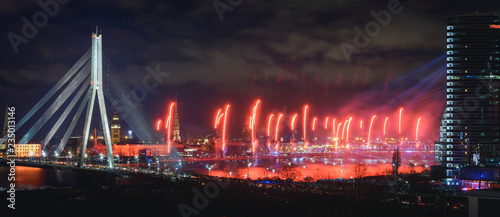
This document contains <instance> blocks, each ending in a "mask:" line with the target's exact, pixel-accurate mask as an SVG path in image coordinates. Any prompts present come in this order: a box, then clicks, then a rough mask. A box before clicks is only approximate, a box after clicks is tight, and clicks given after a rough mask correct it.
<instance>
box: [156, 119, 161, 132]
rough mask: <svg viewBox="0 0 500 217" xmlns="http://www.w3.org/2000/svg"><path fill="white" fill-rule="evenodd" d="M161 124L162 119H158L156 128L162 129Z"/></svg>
mask: <svg viewBox="0 0 500 217" xmlns="http://www.w3.org/2000/svg"><path fill="white" fill-rule="evenodd" d="M160 124H161V120H158V122H157V124H156V130H157V131H158V130H160Z"/></svg>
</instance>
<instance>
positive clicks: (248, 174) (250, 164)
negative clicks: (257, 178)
mask: <svg viewBox="0 0 500 217" xmlns="http://www.w3.org/2000/svg"><path fill="white" fill-rule="evenodd" d="M251 166H252V163H248V173H247V178H250V167H251Z"/></svg>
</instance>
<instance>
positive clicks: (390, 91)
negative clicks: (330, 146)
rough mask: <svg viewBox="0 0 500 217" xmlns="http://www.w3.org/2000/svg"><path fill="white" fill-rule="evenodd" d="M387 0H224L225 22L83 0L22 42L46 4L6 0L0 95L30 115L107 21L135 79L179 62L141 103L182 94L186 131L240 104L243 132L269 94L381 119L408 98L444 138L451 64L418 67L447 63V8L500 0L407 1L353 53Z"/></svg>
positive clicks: (318, 110) (121, 63) (154, 114)
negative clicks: (350, 48)
mask: <svg viewBox="0 0 500 217" xmlns="http://www.w3.org/2000/svg"><path fill="white" fill-rule="evenodd" d="M42 1H43V2H45V1H47V0H42ZM54 1H55V0H54ZM49 2H51V1H49ZM52 2H53V1H52ZM61 2H62V1H61ZM230 2H232V3H238V1H236V0H233V1H230ZM388 2H390V1H387V0H384V1H361V0H352V1H338V0H330V1H316V0H313V1H291V0H279V1H260V0H259V1H257V0H242V1H241V3H240V4H239V5H235V6H231V5H230V4H229V3H228V2H227V1H226V0H220V1H219V3H218V4H217V5H218V7H223V6H224V5H225V7H226V8H230V9H231V10H232V11H230V10H228V11H225V13H223V18H224V19H223V21H221V19H220V17H219V15H218V13H217V10H216V9H215V8H214V4H213V3H214V1H210V0H205V1H118V0H111V1H97V0H89V1H75V0H74V1H69V2H68V3H67V4H64V5H61V4H59V7H58V11H57V13H54V16H53V17H49V18H48V22H47V24H46V25H42V26H41V27H39V28H37V29H38V32H37V33H36V35H34V36H33V37H32V38H28V39H27V43H26V44H20V45H19V46H18V48H19V50H18V52H17V53H16V52H15V51H14V49H13V46H12V45H11V43H10V41H9V37H8V35H9V33H10V32H12V33H14V34H17V35H20V36H22V35H23V33H22V27H23V21H22V18H23V17H26V18H27V19H28V20H30V21H32V20H33V15H34V14H37V13H38V12H39V11H42V8H41V7H40V6H39V5H38V3H37V1H27V0H2V2H1V3H0V11H1V13H0V16H1V18H0V23H1V25H0V33H1V34H0V35H3V36H2V37H3V39H2V40H0V49H1V51H2V52H1V58H0V61H1V63H0V85H1V87H2V88H1V91H2V94H1V96H0V105H2V106H3V105H5V104H7V103H8V104H9V105H13V106H16V108H17V110H18V117H19V118H21V117H22V116H23V115H24V114H26V113H27V112H28V111H29V109H31V107H33V105H35V104H36V103H37V102H38V100H39V99H41V98H42V97H43V96H44V95H45V93H46V92H47V91H48V90H49V89H50V88H51V87H52V86H53V85H54V84H55V83H56V82H57V81H58V80H59V79H60V78H61V77H62V76H63V75H64V74H65V73H66V72H67V70H68V69H69V68H70V67H71V66H72V65H73V64H74V63H75V62H76V61H77V60H78V59H79V58H80V57H81V56H82V55H83V54H84V53H85V52H86V51H87V50H88V49H89V48H90V46H91V37H90V36H91V33H92V32H93V31H95V28H96V25H98V26H99V28H100V29H102V34H103V52H104V53H105V55H106V56H107V57H109V58H110V61H111V62H112V63H113V65H114V66H115V67H116V68H117V70H118V72H119V73H120V74H121V75H122V76H123V78H124V80H125V81H126V83H127V84H128V85H129V86H130V88H132V87H134V86H137V85H141V81H142V79H143V78H144V76H145V75H147V71H146V67H147V66H150V67H153V68H155V67H156V66H157V65H158V66H159V67H160V69H161V71H165V72H168V73H170V74H169V76H168V77H167V78H166V79H165V80H164V81H163V82H162V83H161V84H160V86H159V87H157V88H155V89H154V90H152V91H149V92H147V97H146V99H145V100H144V101H143V104H144V106H145V108H146V111H147V112H148V113H149V114H148V116H149V117H150V118H151V119H158V118H159V117H160V116H161V115H163V114H164V113H165V109H166V105H167V103H168V102H169V101H170V100H171V99H172V98H173V96H174V94H175V93H177V95H178V97H179V110H180V111H179V112H180V117H181V128H182V131H181V135H182V136H186V133H187V130H189V133H190V135H191V136H201V135H205V134H207V133H210V132H211V126H212V120H213V116H214V113H215V112H216V109H217V108H219V107H222V106H224V104H226V103H231V105H232V112H231V115H232V117H233V119H232V121H231V123H230V124H231V126H232V130H231V134H232V137H238V136H239V135H240V131H241V128H242V127H243V124H244V121H245V120H247V115H249V113H250V112H251V108H250V106H251V104H253V103H254V102H255V100H256V99H257V98H259V99H261V100H262V101H263V104H262V105H263V107H262V114H263V116H264V115H265V116H267V114H269V113H270V112H272V111H273V110H274V111H279V112H282V111H283V112H285V111H286V113H288V114H293V113H299V114H300V113H301V108H302V107H303V105H304V104H306V103H307V104H309V105H310V106H311V116H314V115H317V116H318V117H321V119H322V118H323V117H324V116H325V115H327V114H336V115H339V116H343V117H344V116H345V115H347V116H348V115H351V114H353V115H356V117H358V116H359V117H360V118H364V119H365V121H366V120H367V118H368V117H369V116H370V115H371V114H372V112H377V113H378V114H380V116H381V117H380V118H381V119H382V116H385V115H392V113H393V112H396V111H397V109H398V108H399V107H401V106H402V107H405V108H408V109H407V112H408V113H407V114H412V115H415V116H414V117H417V114H419V115H422V117H425V121H424V125H425V128H426V130H424V136H426V137H427V138H429V139H436V138H437V135H438V134H437V132H438V131H437V130H438V126H439V124H438V120H439V116H440V115H441V113H442V109H443V108H444V103H445V86H444V85H445V71H444V70H442V68H441V69H440V71H439V70H437V69H436V68H435V67H434V68H430V69H429V68H424V69H422V68H421V69H420V70H416V69H418V68H419V67H422V66H426V65H428V64H429V63H430V62H432V61H434V60H435V61H436V62H434V63H433V64H434V65H436V66H441V67H443V66H444V64H445V60H444V59H443V54H444V53H445V50H446V46H445V44H446V16H449V15H456V14H471V13H475V12H476V11H479V12H482V13H490V12H492V10H494V9H497V10H498V9H499V8H500V7H499V6H500V2H499V1H481V4H480V6H477V5H476V1H463V2H460V1H418V0H414V1H401V2H400V7H399V9H400V11H401V12H400V13H398V14H392V16H391V20H390V22H388V24H387V26H386V27H381V28H380V32H379V34H376V35H375V36H374V37H373V38H371V39H370V41H369V44H368V45H367V46H366V47H365V48H361V49H360V52H359V54H353V55H352V56H351V61H350V62H348V61H347V60H346V58H345V56H344V55H343V53H342V51H341V49H340V44H341V43H342V42H344V43H348V44H350V45H353V44H354V38H355V30H354V28H355V27H359V28H360V29H362V30H364V29H365V25H366V24H367V23H369V22H371V21H374V20H375V19H374V17H373V16H372V15H371V14H370V11H372V10H373V11H375V12H379V11H380V10H388ZM51 9H53V8H51ZM497 12H498V11H497ZM434 65H433V66H434ZM436 71H438V72H436ZM439 72H441V73H439ZM427 76H433V77H432V79H429V80H425V78H426V77H427ZM422 80H425V82H421V83H419V82H420V81H422ZM426 84H428V85H430V86H432V88H426V87H425V85H426ZM436 87H439V88H436ZM412 96H418V98H415V97H412ZM375 108H380V110H377V109H375ZM109 110H111V109H109ZM0 111H3V107H2V109H0ZM405 111H406V110H405ZM260 121H261V122H265V120H264V118H262V119H261V120H260ZM287 121H288V119H287ZM287 123H288V122H287ZM152 124H153V123H152ZM81 125H83V124H81ZM25 130H27V129H26V128H24V130H21V131H25Z"/></svg>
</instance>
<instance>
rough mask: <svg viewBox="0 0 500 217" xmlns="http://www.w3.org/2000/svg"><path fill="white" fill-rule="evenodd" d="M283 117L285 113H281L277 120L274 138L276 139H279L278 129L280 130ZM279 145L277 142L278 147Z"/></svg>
mask: <svg viewBox="0 0 500 217" xmlns="http://www.w3.org/2000/svg"><path fill="white" fill-rule="evenodd" d="M281 117H283V114H280V115H279V116H278V120H277V121H276V133H275V134H274V140H275V141H278V130H279V125H280V120H281ZM277 146H278V145H277V144H276V147H277Z"/></svg>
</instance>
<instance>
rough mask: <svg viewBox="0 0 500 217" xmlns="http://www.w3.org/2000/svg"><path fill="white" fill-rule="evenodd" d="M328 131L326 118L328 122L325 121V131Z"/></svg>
mask: <svg viewBox="0 0 500 217" xmlns="http://www.w3.org/2000/svg"><path fill="white" fill-rule="evenodd" d="M326 129H328V117H326V120H325V130H326Z"/></svg>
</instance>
